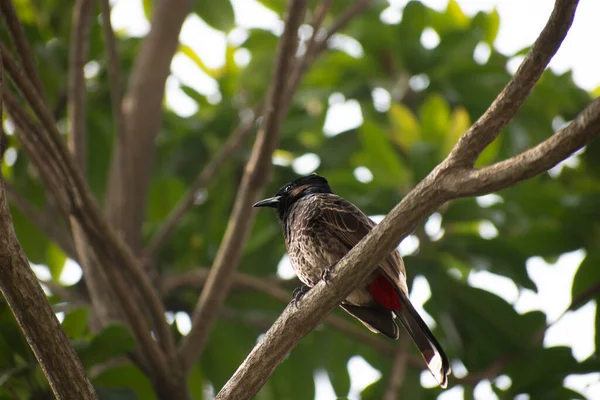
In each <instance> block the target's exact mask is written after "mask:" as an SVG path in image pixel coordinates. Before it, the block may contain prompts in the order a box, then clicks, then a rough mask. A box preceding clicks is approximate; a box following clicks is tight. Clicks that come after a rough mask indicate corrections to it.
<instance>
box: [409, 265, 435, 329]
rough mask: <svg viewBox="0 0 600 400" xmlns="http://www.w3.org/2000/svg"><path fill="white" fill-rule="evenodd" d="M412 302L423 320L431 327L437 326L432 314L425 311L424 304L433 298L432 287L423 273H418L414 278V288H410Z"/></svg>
mask: <svg viewBox="0 0 600 400" xmlns="http://www.w3.org/2000/svg"><path fill="white" fill-rule="evenodd" d="M409 298H410V302H411V303H412V305H413V306H414V307H415V310H417V312H418V313H419V315H420V316H421V318H423V321H425V323H426V324H427V326H428V327H430V328H432V329H433V328H435V326H436V323H435V321H434V319H433V317H432V316H431V315H429V314H428V313H427V311H425V309H424V308H423V304H425V302H426V301H427V300H429V299H430V298H431V287H430V286H429V282H427V279H425V277H424V276H423V275H418V276H416V277H415V279H414V280H413V284H412V288H410V296H409Z"/></svg>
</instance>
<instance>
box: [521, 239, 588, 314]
mask: <svg viewBox="0 0 600 400" xmlns="http://www.w3.org/2000/svg"><path fill="white" fill-rule="evenodd" d="M584 257H585V252H584V251H583V250H576V251H573V252H571V253H566V254H563V255H561V256H560V257H559V258H558V261H557V262H556V264H554V265H550V264H547V263H546V262H545V261H544V260H543V259H542V258H541V257H532V258H530V259H529V260H527V264H526V265H527V273H528V275H529V277H530V278H531V279H532V280H533V282H535V285H536V286H537V289H538V291H537V294H535V293H533V292H531V291H530V290H526V289H524V290H523V291H522V294H521V296H520V298H519V300H518V301H517V303H516V304H515V308H516V310H517V311H518V312H520V313H524V312H527V311H531V310H541V311H543V312H544V313H545V314H546V317H547V319H548V322H550V323H552V322H554V321H556V319H557V318H558V317H560V315H561V314H562V313H563V312H564V311H565V310H566V309H567V308H568V307H569V305H570V304H571V287H572V285H573V278H574V276H575V272H576V271H577V268H578V267H579V265H580V264H581V262H582V261H583V259H584ZM526 293H529V294H526Z"/></svg>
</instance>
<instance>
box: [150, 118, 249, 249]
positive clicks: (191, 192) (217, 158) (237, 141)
mask: <svg viewBox="0 0 600 400" xmlns="http://www.w3.org/2000/svg"><path fill="white" fill-rule="evenodd" d="M255 111H257V110H255ZM255 116H256V114H253V116H252V117H251V118H249V119H248V120H246V121H245V122H243V123H242V124H240V125H238V126H237V127H236V128H235V130H234V131H233V133H232V134H231V136H229V138H228V139H227V141H226V142H225V144H224V145H223V147H221V149H220V150H219V152H218V153H217V154H215V155H214V156H213V158H212V159H211V160H210V161H209V162H208V164H206V166H205V167H204V169H203V170H202V172H201V173H200V174H199V175H198V177H197V178H196V180H195V181H194V183H192V186H190V188H189V189H188V190H187V192H186V193H185V194H184V195H183V196H182V197H181V199H179V201H178V202H177V204H176V205H175V207H174V208H173V210H171V212H170V213H169V215H168V216H167V218H166V220H165V222H164V224H163V225H162V226H161V227H160V229H159V230H158V232H157V233H156V235H154V237H152V240H151V241H150V243H149V244H148V246H146V248H145V249H144V251H143V253H142V254H143V257H144V258H145V259H146V260H150V259H151V258H152V256H153V255H154V254H155V253H156V252H157V251H158V250H159V249H160V248H161V247H162V246H163V245H164V244H165V243H166V241H167V240H168V239H169V237H170V236H171V234H172V233H173V232H174V230H175V227H176V226H177V224H178V223H179V221H180V220H181V218H182V217H183V215H184V214H185V213H186V212H187V211H188V210H189V209H190V208H191V207H192V206H193V205H194V199H195V198H196V195H197V193H198V191H200V190H202V189H204V188H206V186H208V184H209V183H210V181H211V180H212V179H213V177H214V176H215V175H216V174H217V172H218V170H219V168H220V167H221V165H222V164H223V163H224V162H225V161H226V160H227V159H228V158H229V157H230V156H231V155H232V154H233V153H234V152H235V151H236V150H237V149H239V148H240V147H241V146H242V144H243V143H244V140H245V139H246V138H247V137H248V136H249V135H250V133H251V132H252V130H253V128H254V122H255V118H256V117H255Z"/></svg>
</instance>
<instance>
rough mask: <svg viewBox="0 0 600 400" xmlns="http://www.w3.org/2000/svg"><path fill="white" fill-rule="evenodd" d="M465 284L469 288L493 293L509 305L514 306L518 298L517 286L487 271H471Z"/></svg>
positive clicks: (510, 280)
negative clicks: (467, 284)
mask: <svg viewBox="0 0 600 400" xmlns="http://www.w3.org/2000/svg"><path fill="white" fill-rule="evenodd" d="M467 282H468V283H469V285H470V286H472V287H476V288H479V289H483V290H487V291H488V292H491V293H494V294H495V295H497V296H499V297H501V298H503V299H504V300H506V301H507V302H509V303H511V304H514V303H515V302H516V301H517V299H518V298H519V288H518V287H517V285H516V284H515V283H514V282H513V281H512V279H509V278H506V277H504V276H502V275H497V274H494V273H492V272H489V271H475V270H471V271H470V272H469V277H468V278H467Z"/></svg>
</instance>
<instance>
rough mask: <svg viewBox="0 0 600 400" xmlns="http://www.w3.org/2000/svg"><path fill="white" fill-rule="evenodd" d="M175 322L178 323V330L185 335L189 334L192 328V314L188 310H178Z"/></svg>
mask: <svg viewBox="0 0 600 400" xmlns="http://www.w3.org/2000/svg"><path fill="white" fill-rule="evenodd" d="M175 323H176V324H177V330H178V331H179V333H181V334H182V335H183V336H185V335H187V334H188V333H190V331H191V330H192V320H191V319H190V316H189V315H188V313H186V312H183V311H178V312H176V313H175Z"/></svg>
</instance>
